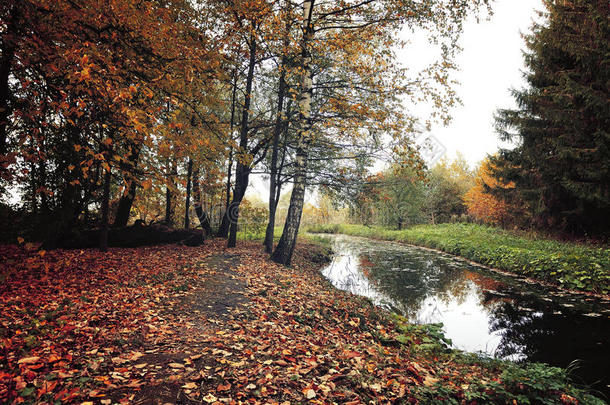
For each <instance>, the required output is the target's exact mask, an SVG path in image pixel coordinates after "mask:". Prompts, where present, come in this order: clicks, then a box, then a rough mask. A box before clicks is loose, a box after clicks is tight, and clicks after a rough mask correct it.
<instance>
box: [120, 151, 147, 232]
mask: <svg viewBox="0 0 610 405" xmlns="http://www.w3.org/2000/svg"><path fill="white" fill-rule="evenodd" d="M141 148H142V147H141V145H135V146H134V145H132V149H131V152H130V153H129V157H128V161H129V162H131V164H133V173H132V175H133V176H134V177H133V178H132V179H130V180H129V184H128V186H127V189H126V190H125V193H123V195H122V196H121V198H120V199H119V206H118V207H117V211H116V216H115V217H114V224H113V226H114V227H115V228H123V227H125V226H127V223H128V222H129V214H130V213H131V207H132V206H133V201H134V200H135V198H136V190H137V187H138V182H137V180H136V177H135V175H136V167H137V166H138V157H139V156H140V150H141Z"/></svg>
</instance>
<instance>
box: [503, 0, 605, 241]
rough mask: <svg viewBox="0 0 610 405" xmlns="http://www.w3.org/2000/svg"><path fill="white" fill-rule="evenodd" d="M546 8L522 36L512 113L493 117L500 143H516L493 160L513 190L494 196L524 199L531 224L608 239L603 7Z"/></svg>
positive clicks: (571, 0)
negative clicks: (520, 78)
mask: <svg viewBox="0 0 610 405" xmlns="http://www.w3.org/2000/svg"><path fill="white" fill-rule="evenodd" d="M545 5H546V8H547V12H544V13H541V16H543V17H545V18H544V20H545V22H544V23H536V24H534V26H533V32H532V33H531V34H530V35H528V36H526V37H525V39H526V45H527V49H528V50H527V52H526V53H525V63H526V66H527V68H528V69H527V71H526V72H525V73H524V76H525V79H526V80H527V83H528V87H527V88H526V89H522V90H518V91H513V95H514V97H515V99H516V101H517V104H518V108H517V109H516V110H501V111H499V112H498V114H497V116H496V123H497V127H498V131H499V133H500V137H501V139H503V140H508V141H513V142H516V144H517V146H516V147H515V148H514V149H512V150H508V149H506V150H502V151H501V153H500V154H499V155H498V156H497V157H495V158H494V165H495V166H497V170H496V172H495V176H496V177H497V178H498V179H499V180H500V182H501V183H509V182H514V183H515V185H516V187H515V188H512V189H498V190H496V191H497V192H498V193H503V194H504V198H506V199H507V200H510V199H514V198H517V197H521V198H522V199H523V200H525V201H526V202H527V203H528V205H529V207H528V209H529V210H530V211H531V213H532V215H533V218H535V220H536V221H537V224H536V225H538V226H541V227H544V228H551V229H556V230H561V231H564V232H570V233H576V234H591V233H596V234H601V233H607V231H608V229H610V228H609V225H610V215H609V214H610V133H609V131H610V102H609V100H610V95H609V93H608V84H609V77H610V76H609V71H610V60H609V59H608V58H609V55H610V38H609V29H608V28H609V18H608V15H609V11H610V5H609V3H608V2H607V0H545ZM507 193H508V194H507ZM515 193H516V194H518V195H515ZM511 194H512V195H511Z"/></svg>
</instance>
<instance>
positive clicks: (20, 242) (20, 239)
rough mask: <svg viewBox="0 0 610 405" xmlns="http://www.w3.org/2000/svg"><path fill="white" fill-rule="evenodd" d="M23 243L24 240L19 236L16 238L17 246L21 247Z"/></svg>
mask: <svg viewBox="0 0 610 405" xmlns="http://www.w3.org/2000/svg"><path fill="white" fill-rule="evenodd" d="M24 241H25V239H23V238H22V237H21V236H19V237H18V238H17V242H19V244H20V245H21V244H22V243H23V242H24Z"/></svg>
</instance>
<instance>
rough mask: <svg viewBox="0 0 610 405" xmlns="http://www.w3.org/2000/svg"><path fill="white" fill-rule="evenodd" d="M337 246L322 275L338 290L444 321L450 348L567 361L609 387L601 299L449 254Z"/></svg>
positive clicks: (370, 244)
mask: <svg viewBox="0 0 610 405" xmlns="http://www.w3.org/2000/svg"><path fill="white" fill-rule="evenodd" d="M333 238H334V245H335V246H334V251H335V252H338V253H337V254H336V255H335V257H334V258H333V261H332V263H331V264H330V265H329V266H328V267H327V268H325V269H324V270H323V274H324V275H325V276H326V277H328V278H329V279H330V280H331V282H332V283H333V284H334V285H335V286H336V287H338V288H340V289H343V290H346V291H350V292H352V293H354V294H358V295H362V296H366V297H368V298H370V299H371V301H373V303H375V304H376V305H380V306H382V307H384V308H387V309H389V310H392V311H394V312H397V313H400V314H402V315H404V316H406V317H408V318H409V319H410V320H411V321H412V322H417V323H438V322H442V323H443V324H444V330H445V333H446V335H447V337H448V338H449V339H451V340H452V341H453V343H454V346H455V347H457V348H460V349H463V350H467V351H471V352H484V353H487V354H489V355H494V356H496V357H500V358H505V359H511V360H529V361H539V362H545V363H549V364H552V365H556V366H560V367H566V366H568V365H569V364H570V363H571V362H572V361H573V360H575V359H580V360H581V361H582V362H581V364H580V368H578V369H577V370H576V371H575V373H576V375H577V376H579V377H580V378H582V380H583V381H585V382H587V383H590V384H591V383H594V382H595V381H597V380H603V379H605V381H603V382H601V381H600V382H598V383H597V384H595V387H596V388H598V389H600V390H601V391H606V392H607V391H608V389H607V387H606V385H607V384H609V383H610V381H608V380H607V377H606V376H607V375H608V374H609V373H608V364H610V358H609V354H608V353H609V350H608V349H609V348H608V341H607V340H608V339H607V337H608V336H610V335H609V332H610V322H609V319H608V317H607V316H594V315H595V314H596V313H593V314H590V313H591V312H593V311H599V310H604V309H605V310H606V311H607V310H608V305H607V303H606V304H602V303H599V302H597V303H596V302H593V303H588V302H584V301H582V300H581V301H578V300H577V301H569V300H568V298H561V297H554V298H553V299H552V300H551V299H549V298H548V291H545V290H543V289H541V287H540V286H536V285H525V284H524V283H521V282H517V281H515V280H514V279H512V278H508V277H505V276H500V275H498V274H495V273H490V272H488V271H487V270H485V269H483V268H480V267H477V266H473V265H471V264H469V263H468V262H465V261H463V260H460V259H457V258H455V257H453V256H450V255H445V254H440V253H437V252H433V251H429V250H424V249H418V248H413V247H409V246H405V245H400V244H396V243H391V242H380V241H373V240H370V239H365V238H356V237H349V236H344V235H338V236H334V237H333Z"/></svg>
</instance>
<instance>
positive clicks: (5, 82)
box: [0, 2, 21, 155]
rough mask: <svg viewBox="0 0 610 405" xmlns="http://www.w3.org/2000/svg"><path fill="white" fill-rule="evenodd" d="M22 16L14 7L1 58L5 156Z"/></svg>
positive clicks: (0, 135) (0, 122)
mask: <svg viewBox="0 0 610 405" xmlns="http://www.w3.org/2000/svg"><path fill="white" fill-rule="evenodd" d="M18 3H19V2H17V3H16V4H18ZM20 14H21V10H20V8H19V7H18V6H16V5H14V6H13V9H12V10H11V18H10V20H9V21H8V23H7V25H6V31H5V33H4V35H3V36H2V37H3V38H2V57H1V58H0V155H5V154H6V152H7V151H8V149H7V136H8V133H7V130H6V127H7V126H8V117H9V116H10V115H11V107H10V105H9V99H10V88H9V77H10V72H11V65H12V63H13V59H14V57H15V51H16V49H17V41H18V36H19V34H18V30H19V26H18V24H19V22H18V20H19V18H20Z"/></svg>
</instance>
